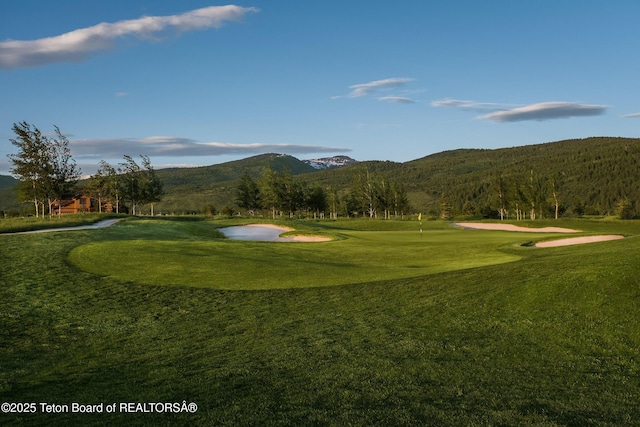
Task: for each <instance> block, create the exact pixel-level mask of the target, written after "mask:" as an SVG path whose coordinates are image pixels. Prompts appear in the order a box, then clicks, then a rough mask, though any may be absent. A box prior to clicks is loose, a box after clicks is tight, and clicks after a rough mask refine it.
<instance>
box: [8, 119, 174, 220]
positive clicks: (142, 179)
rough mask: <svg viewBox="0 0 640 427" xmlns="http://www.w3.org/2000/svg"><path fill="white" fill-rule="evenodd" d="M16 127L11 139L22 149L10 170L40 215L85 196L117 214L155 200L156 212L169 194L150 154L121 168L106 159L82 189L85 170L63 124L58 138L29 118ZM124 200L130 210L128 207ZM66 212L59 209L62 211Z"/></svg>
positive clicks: (128, 160)
mask: <svg viewBox="0 0 640 427" xmlns="http://www.w3.org/2000/svg"><path fill="white" fill-rule="evenodd" d="M12 130H13V132H14V134H15V138H11V139H10V142H11V143H12V144H13V145H14V146H15V147H16V148H17V149H18V152H17V153H15V154H9V155H8V157H9V160H10V162H11V168H10V172H11V173H12V174H13V175H14V176H16V177H17V178H18V184H17V194H18V198H19V200H20V201H28V202H31V203H33V204H34V212H35V216H36V217H38V216H40V215H42V216H45V214H46V213H47V212H48V214H49V216H51V215H52V214H53V212H54V204H55V202H57V203H58V206H59V207H61V203H62V201H63V200H65V199H69V198H73V197H78V196H80V195H85V196H89V197H91V198H93V199H95V200H97V201H98V210H99V211H100V212H102V210H103V206H104V205H105V204H110V205H111V206H113V211H115V212H116V213H120V212H121V211H126V210H130V211H131V213H133V214H134V215H135V214H136V212H137V208H138V206H140V205H141V204H151V206H152V208H151V209H152V212H153V206H154V204H155V203H157V202H159V201H160V200H161V198H162V195H163V194H164V190H163V185H162V182H161V181H160V179H159V178H158V177H157V175H156V172H155V170H154V168H153V166H152V165H151V161H150V160H149V157H148V156H140V157H141V159H142V161H141V163H142V165H138V163H137V162H136V161H135V160H134V159H133V158H132V157H131V156H128V155H125V156H124V157H123V162H122V163H120V164H119V165H118V167H117V168H116V167H113V166H111V165H110V164H109V163H107V162H106V161H104V160H102V161H101V162H100V167H99V169H98V171H97V173H96V174H95V175H93V176H91V177H90V178H89V180H88V182H87V184H86V186H84V187H82V188H81V187H78V186H77V183H78V181H79V179H80V176H81V170H80V168H79V167H78V166H77V164H76V162H75V160H74V159H73V158H72V156H71V149H70V147H69V140H68V139H67V137H66V136H64V135H63V134H62V133H61V132H60V129H59V128H58V127H57V126H54V131H55V136H53V137H49V136H46V135H45V134H43V133H42V132H41V131H40V130H39V129H38V128H37V127H35V126H32V125H30V124H29V123H27V122H20V123H14V124H13V127H12ZM123 201H124V202H125V203H126V202H128V203H129V207H130V209H129V208H124V207H123V206H122V204H121V202H123ZM61 211H62V209H60V208H59V209H58V214H60V213H61Z"/></svg>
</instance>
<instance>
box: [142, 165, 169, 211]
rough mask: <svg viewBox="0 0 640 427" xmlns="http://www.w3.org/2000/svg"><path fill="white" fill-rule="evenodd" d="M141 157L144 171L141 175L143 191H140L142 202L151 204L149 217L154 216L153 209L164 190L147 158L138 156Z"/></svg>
mask: <svg viewBox="0 0 640 427" xmlns="http://www.w3.org/2000/svg"><path fill="white" fill-rule="evenodd" d="M140 157H142V166H143V167H144V169H145V170H144V171H143V174H142V177H143V184H142V185H143V191H142V202H143V203H149V204H151V216H153V215H154V211H153V207H154V205H155V203H157V202H159V201H161V200H162V196H163V195H164V189H163V185H162V181H160V179H159V178H158V175H157V174H156V171H155V169H154V168H153V166H152V165H151V161H150V160H149V156H140Z"/></svg>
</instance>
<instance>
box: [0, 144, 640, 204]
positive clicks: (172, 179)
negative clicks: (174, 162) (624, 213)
mask: <svg viewBox="0 0 640 427" xmlns="http://www.w3.org/2000/svg"><path fill="white" fill-rule="evenodd" d="M349 159H351V158H349V157H348V156H335V157H327V158H321V159H311V160H305V161H303V160H299V159H297V158H295V157H293V156H289V155H283V154H275V153H269V154H261V155H257V156H253V157H249V158H245V159H241V160H236V161H232V162H226V163H221V164H216V165H211V166H203V167H195V168H172V169H158V170H157V174H158V176H159V177H160V178H161V179H162V181H163V183H164V188H165V192H166V194H165V196H164V197H163V200H162V202H160V203H158V204H156V212H162V213H198V212H202V211H203V208H204V207H205V206H214V207H215V208H216V209H218V210H221V209H223V208H224V207H227V206H228V207H231V208H233V207H234V206H235V204H236V194H237V191H236V190H237V186H238V182H239V180H240V178H241V177H242V175H244V174H245V173H247V174H249V175H250V176H251V177H252V178H253V179H256V180H259V179H260V178H261V177H262V176H263V174H264V171H265V168H267V167H269V168H271V169H273V170H275V171H287V172H288V173H289V174H291V175H292V176H294V177H295V179H296V180H300V181H301V182H304V183H305V184H307V185H310V186H320V187H322V188H324V189H326V190H331V191H336V192H338V193H339V195H340V196H343V195H347V194H348V193H349V192H352V191H357V190H356V189H355V188H354V183H356V182H357V181H358V179H362V177H363V176H371V179H372V180H374V181H375V184H376V185H378V184H379V182H380V181H381V180H382V179H385V180H387V182H393V183H396V184H400V185H402V186H404V187H405V188H406V191H407V195H408V198H409V202H410V204H411V206H412V207H413V209H414V210H415V212H420V211H421V212H423V213H424V212H436V211H438V209H439V207H440V206H441V204H442V203H450V205H451V206H452V209H453V211H454V212H455V213H457V214H461V213H463V214H467V212H469V211H470V210H473V211H474V212H476V213H478V212H487V210H490V209H494V208H495V204H496V203H497V202H496V199H497V197H498V195H497V194H498V192H497V190H496V186H497V182H498V181H500V180H502V181H503V182H504V185H505V188H506V190H507V191H506V193H505V195H506V199H507V201H508V202H509V203H510V200H515V199H516V198H520V197H521V196H522V195H525V196H526V195H527V194H528V193H532V192H535V193H536V194H540V195H541V196H543V197H544V199H541V200H539V201H538V203H543V204H546V205H548V204H550V203H553V201H551V202H550V200H551V199H552V198H553V195H552V194H551V193H550V190H549V188H550V187H549V186H550V181H551V180H553V181H554V182H555V184H554V185H556V186H557V190H558V191H557V193H558V194H557V195H558V199H559V203H560V204H561V210H565V211H567V212H569V213H571V212H577V211H578V210H579V209H581V210H582V211H584V212H585V214H592V215H611V214H612V213H613V212H614V210H615V208H616V206H617V204H618V203H619V202H620V201H623V200H628V201H629V202H630V203H632V204H633V206H634V209H635V210H636V212H637V213H638V214H640V186H638V185H637V183H638V182H640V138H621V137H591V138H583V139H570V140H563V141H556V142H547V143H542V144H535V145H524V146H515V147H510V148H499V149H456V150H450V151H443V152H439V153H435V154H430V155H428V156H425V157H422V158H419V159H416V160H411V161H408V162H403V163H396V162H391V161H355V160H353V159H351V160H353V161H349ZM333 165H335V167H331V166H333ZM338 165H341V166H340V167H337V166H338ZM319 168H320V169H319ZM0 178H2V179H0V210H6V209H17V208H21V207H20V206H21V204H20V203H18V201H17V198H16V195H15V191H14V189H13V188H4V189H2V187H1V186H2V185H10V186H11V187H14V186H15V185H13V184H15V179H13V178H12V177H7V176H5V177H0ZM367 179H368V178H367ZM80 185H83V182H81V183H80ZM22 205H23V206H24V204H22ZM521 209H524V207H523V206H522V204H521Z"/></svg>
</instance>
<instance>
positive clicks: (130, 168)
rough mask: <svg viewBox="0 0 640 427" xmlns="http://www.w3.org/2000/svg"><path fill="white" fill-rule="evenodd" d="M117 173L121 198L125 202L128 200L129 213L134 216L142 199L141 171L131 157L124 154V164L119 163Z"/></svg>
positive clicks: (142, 183)
mask: <svg viewBox="0 0 640 427" xmlns="http://www.w3.org/2000/svg"><path fill="white" fill-rule="evenodd" d="M118 171H119V172H120V174H121V175H122V177H121V178H122V179H121V180H120V182H119V184H120V186H121V192H122V196H123V198H124V199H125V200H129V202H130V203H131V213H132V214H133V215H135V214H136V208H137V205H138V203H140V201H141V200H142V199H143V198H144V195H143V192H144V189H143V187H144V182H143V179H142V169H141V168H140V165H138V164H137V163H136V161H135V160H134V159H133V157H131V156H129V155H126V154H125V155H124V162H123V163H120V168H119V169H118Z"/></svg>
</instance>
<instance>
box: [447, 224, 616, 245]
mask: <svg viewBox="0 0 640 427" xmlns="http://www.w3.org/2000/svg"><path fill="white" fill-rule="evenodd" d="M453 225H457V226H460V227H464V228H468V229H473V230H497V231H518V232H524V233H577V232H579V231H580V230H572V229H570V228H560V227H543V228H530V227H519V226H517V225H513V224H495V223H477V222H459V223H454V224H453ZM617 239H624V236H621V235H618V234H610V235H602V236H583V237H570V238H568V239H558V240H548V241H546V242H540V243H536V244H535V245H533V246H534V247H536V248H554V247H558V246H569V245H583V244H585V243H595V242H606V241H608V240H617Z"/></svg>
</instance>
